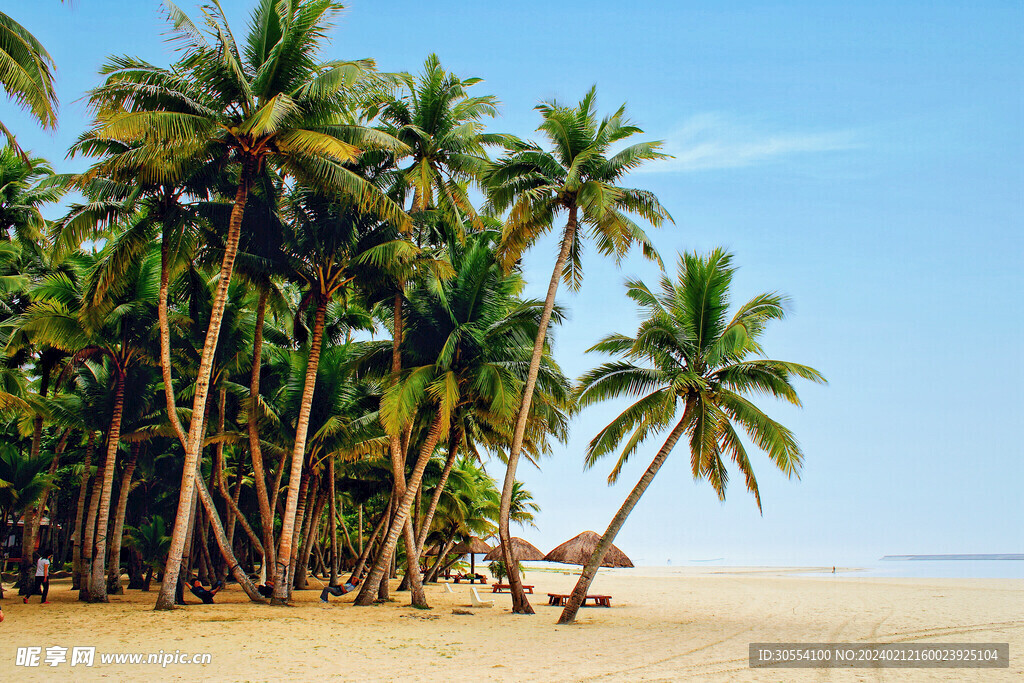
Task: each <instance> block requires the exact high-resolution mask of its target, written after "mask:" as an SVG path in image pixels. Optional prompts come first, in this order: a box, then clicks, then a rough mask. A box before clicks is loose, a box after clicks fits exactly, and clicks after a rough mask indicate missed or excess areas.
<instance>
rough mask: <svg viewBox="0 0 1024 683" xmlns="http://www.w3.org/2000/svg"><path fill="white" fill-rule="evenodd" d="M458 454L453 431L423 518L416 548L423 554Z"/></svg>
mask: <svg viewBox="0 0 1024 683" xmlns="http://www.w3.org/2000/svg"><path fill="white" fill-rule="evenodd" d="M458 454H459V435H458V434H457V433H456V431H455V430H452V432H451V434H449V435H448V457H447V458H446V459H445V461H444V469H443V470H442V471H441V479H440V480H438V482H437V488H435V489H434V495H433V496H431V497H430V506H429V507H427V516H426V517H424V518H423V526H422V527H420V533H419V536H418V537H417V538H416V547H417V548H418V549H419V552H421V553H422V552H423V544H424V543H425V542H426V540H427V534H429V533H430V525H431V524H432V523H433V522H434V513H435V512H437V504H438V503H439V502H440V500H441V494H443V493H444V485H445V484H447V483H448V475H450V474H451V473H452V467H453V466H454V465H455V458H456V457H457V456H458ZM428 581H429V579H428Z"/></svg>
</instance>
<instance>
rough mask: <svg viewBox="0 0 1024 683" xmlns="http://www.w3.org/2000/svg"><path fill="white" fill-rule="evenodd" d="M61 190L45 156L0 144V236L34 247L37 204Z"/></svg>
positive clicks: (38, 236)
mask: <svg viewBox="0 0 1024 683" xmlns="http://www.w3.org/2000/svg"><path fill="white" fill-rule="evenodd" d="M2 16H3V15H0V19H2ZM0 23H2V22H0ZM62 194H63V191H62V190H61V188H60V187H59V186H58V185H57V184H56V182H55V179H54V174H53V169H52V168H50V164H49V163H48V162H47V161H46V160H45V159H26V158H24V157H23V156H21V155H20V154H18V153H17V151H16V150H14V149H13V148H12V147H2V148H0V240H12V241H13V240H16V241H18V242H19V243H20V244H21V245H22V246H24V247H27V248H38V247H37V245H38V244H39V242H40V241H41V240H42V237H43V231H44V229H45V227H46V221H45V220H44V219H43V214H42V212H41V211H40V207H41V206H43V205H44V204H50V203H53V202H56V201H58V200H60V198H61V195H62Z"/></svg>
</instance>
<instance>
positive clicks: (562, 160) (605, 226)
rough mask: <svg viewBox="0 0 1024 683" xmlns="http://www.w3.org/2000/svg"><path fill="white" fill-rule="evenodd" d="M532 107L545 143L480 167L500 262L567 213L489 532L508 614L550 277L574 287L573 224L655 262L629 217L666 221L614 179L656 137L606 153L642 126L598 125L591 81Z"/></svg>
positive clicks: (613, 250)
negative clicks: (572, 95)
mask: <svg viewBox="0 0 1024 683" xmlns="http://www.w3.org/2000/svg"><path fill="white" fill-rule="evenodd" d="M537 109H538V110H539V111H540V112H541V115H542V116H543V117H544V121H543V122H542V123H541V125H540V127H539V128H538V130H540V131H542V132H543V133H544V134H545V136H546V137H547V138H548V140H549V141H550V143H551V145H552V147H553V149H552V150H551V151H546V150H544V149H542V148H541V147H539V146H538V145H536V144H535V143H518V144H514V145H513V146H512V148H511V151H510V153H509V154H508V155H507V156H506V157H504V158H502V159H501V160H499V161H498V162H497V164H496V165H495V167H494V168H493V169H492V171H491V172H490V177H489V185H490V187H489V190H488V193H489V202H490V205H491V208H492V209H493V210H495V211H498V212H504V211H505V210H510V211H509V215H508V219H507V220H506V223H505V229H504V237H503V241H502V247H501V251H502V255H503V258H504V261H505V265H506V267H509V268H510V267H511V266H512V265H514V264H515V263H516V262H518V261H519V259H520V258H521V256H522V254H523V252H524V251H525V250H526V249H527V248H528V247H529V246H530V245H532V244H533V243H534V242H535V241H536V240H537V238H538V237H539V236H540V235H542V234H543V233H546V232H547V231H548V230H551V229H552V228H553V227H554V221H555V217H556V216H557V215H558V214H560V213H562V212H565V213H566V214H567V219H566V223H565V228H564V229H563V230H562V240H561V247H560V249H559V252H558V257H557V258H556V259H555V268H554V271H553V272H552V274H551V281H550V283H549V284H548V291H547V296H546V298H545V300H544V313H543V314H542V316H541V319H540V328H539V330H538V331H537V337H536V340H535V341H534V346H533V358H532V360H531V362H530V370H529V374H528V375H527V379H526V388H525V390H524V391H523V396H522V401H521V403H520V406H519V414H518V416H517V418H516V426H515V432H514V434H513V439H512V447H511V449H510V450H509V454H508V467H507V469H506V472H505V482H504V486H503V487H502V494H501V515H500V520H499V524H498V533H499V536H500V538H501V544H502V548H503V553H504V555H505V564H506V566H508V567H510V569H511V571H510V576H509V583H510V584H511V585H512V611H513V612H515V613H517V614H533V608H532V607H531V606H530V603H529V601H528V600H527V598H526V593H525V592H524V591H523V588H522V582H521V581H520V579H519V572H518V571H516V569H515V565H514V563H513V562H512V559H513V558H512V556H511V552H512V550H511V545H510V543H511V535H510V533H509V525H508V522H509V519H508V516H509V506H510V504H511V497H512V486H513V484H514V482H515V476H516V467H517V466H518V464H519V456H520V452H521V451H522V447H523V439H524V437H525V435H526V430H527V424H528V422H529V419H530V406H531V404H532V402H533V393H534V387H535V386H536V383H537V372H538V369H539V368H540V362H541V356H542V354H543V351H544V344H545V343H546V338H547V329H548V323H549V322H550V319H551V311H552V310H553V309H554V305H555V294H556V293H557V292H558V284H559V282H560V281H561V280H563V279H564V280H565V281H566V282H567V283H568V284H569V286H570V287H572V288H573V289H577V288H579V286H580V284H581V281H582V271H581V263H580V253H581V247H580V240H579V237H580V236H581V235H579V232H580V230H581V228H586V229H587V230H588V234H589V236H590V237H591V238H592V239H593V240H594V241H595V242H596V244H597V248H598V251H599V252H600V253H601V254H602V255H605V256H612V257H614V258H615V259H616V261H618V260H619V259H620V258H621V257H622V256H624V255H625V254H626V252H627V251H628V250H629V249H630V248H631V247H632V246H633V245H634V244H637V245H639V246H640V248H641V250H642V252H643V254H644V256H646V257H648V258H651V259H655V260H658V261H659V263H660V259H658V255H657V252H656V251H655V250H654V247H653V245H652V244H651V243H650V241H649V240H648V238H647V235H646V234H645V233H644V231H643V230H642V229H641V228H640V226H639V225H637V223H636V222H635V221H634V220H633V219H632V218H631V217H630V216H629V214H631V213H632V214H635V215H637V216H639V217H641V218H643V219H644V220H646V221H647V222H649V223H650V224H651V225H654V226H655V227H657V226H659V225H661V224H662V223H663V222H664V221H665V220H666V219H668V220H671V217H670V216H669V215H668V212H667V211H665V209H663V208H662V206H661V204H660V203H659V202H658V199H657V197H655V196H654V195H653V194H652V193H650V192H648V191H645V190H636V189H630V188H625V187H620V186H619V185H618V183H619V182H620V181H621V180H622V178H623V176H625V175H626V174H627V173H629V172H630V171H631V170H633V169H635V168H637V167H638V166H640V165H642V164H643V163H644V162H645V161H650V160H652V159H660V158H663V157H664V156H665V155H664V154H662V153H661V152H659V151H658V150H659V148H660V146H661V143H658V142H641V143H637V144H634V145H630V146H629V147H626V148H625V149H623V150H621V151H619V152H617V153H615V154H614V155H611V156H609V153H610V152H609V150H610V148H611V147H612V146H614V145H616V144H618V143H620V142H622V141H623V140H625V139H627V138H629V137H631V136H632V135H634V134H635V133H640V132H642V131H641V130H640V129H639V128H637V127H636V126H634V125H632V124H631V123H630V122H629V121H628V120H627V119H626V113H625V105H623V106H622V107H620V108H619V109H618V110H617V111H616V112H615V113H614V114H612V115H611V116H609V117H606V118H604V119H603V120H601V121H600V122H599V121H598V120H597V111H596V92H595V89H594V88H591V89H590V92H588V93H587V94H586V96H584V98H583V99H582V100H581V101H580V103H579V104H578V105H577V106H575V107H566V106H563V105H560V104H558V103H557V102H546V103H543V104H540V105H538V106H537Z"/></svg>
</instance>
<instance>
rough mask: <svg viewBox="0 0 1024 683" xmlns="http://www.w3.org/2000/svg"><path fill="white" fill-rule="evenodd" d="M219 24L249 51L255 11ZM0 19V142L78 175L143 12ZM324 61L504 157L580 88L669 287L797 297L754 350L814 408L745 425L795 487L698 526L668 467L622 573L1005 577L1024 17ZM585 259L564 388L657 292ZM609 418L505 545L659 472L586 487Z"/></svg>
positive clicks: (387, 28) (591, 18) (426, 43)
mask: <svg viewBox="0 0 1024 683" xmlns="http://www.w3.org/2000/svg"><path fill="white" fill-rule="evenodd" d="M223 4H224V6H225V8H226V10H227V12H228V14H229V17H230V18H231V20H232V22H233V24H234V28H235V31H236V33H238V34H241V33H243V27H244V25H245V22H246V20H247V18H248V14H249V11H250V7H251V0H242V1H235V0H225V1H224V2H223ZM180 5H181V7H182V8H183V9H185V10H186V11H188V12H190V13H191V14H192V15H193V16H196V15H197V14H198V13H197V12H196V11H195V5H194V4H193V3H191V2H182V3H180ZM4 11H7V12H9V13H10V14H11V15H12V16H13V17H14V18H15V19H17V20H18V21H20V22H21V23H22V24H23V25H24V26H25V27H26V28H28V29H29V30H30V31H31V32H32V33H33V34H35V35H36V37H37V38H39V39H40V40H41V41H42V43H43V44H44V45H45V46H46V47H47V48H48V49H49V51H50V53H51V54H52V56H53V57H54V59H55V60H56V63H57V88H58V94H59V97H60V102H61V114H60V127H59V129H58V131H56V133H52V132H42V131H39V130H38V129H37V127H36V126H35V125H34V124H33V123H32V122H31V121H30V120H29V119H28V118H27V117H26V116H24V115H23V114H22V113H21V112H19V111H17V110H16V109H15V107H14V105H13V104H11V103H10V102H8V101H6V100H4V101H0V116H2V120H3V121H4V122H5V123H6V124H7V125H8V126H9V127H11V128H12V129H13V130H15V131H16V132H17V134H18V139H19V142H20V143H21V144H22V145H23V146H25V147H27V148H29V149H31V150H32V151H33V152H34V153H35V154H37V155H40V156H43V157H46V158H48V159H51V160H52V161H53V162H54V163H55V164H56V166H57V168H58V170H62V171H70V170H79V169H81V168H84V165H85V161H84V160H77V159H76V160H71V161H64V160H63V158H64V155H65V152H66V150H67V148H68V147H69V145H70V144H71V143H72V142H73V141H74V139H75V138H76V136H77V135H78V134H79V133H81V132H82V131H83V130H84V128H85V126H86V123H87V113H86V111H85V108H84V106H83V103H82V102H81V101H80V98H81V97H82V95H83V93H84V92H85V91H86V90H87V89H88V88H90V87H93V86H95V85H97V84H98V83H99V76H98V75H97V73H98V69H99V67H100V65H101V64H102V62H103V61H104V58H105V57H106V56H107V55H110V54H129V55H135V56H140V57H143V58H145V59H148V60H150V61H152V62H154V63H157V64H162V65H166V64H168V63H169V62H170V61H171V60H172V58H173V54H172V53H171V50H170V47H169V46H168V45H167V44H166V43H165V42H164V30H165V27H166V23H165V20H164V19H163V17H162V15H161V14H160V11H159V4H158V3H157V2H155V0H154V1H151V0H131V1H124V2H114V1H113V0H75V1H74V2H71V3H67V4H62V3H60V2H58V1H57V0H36V1H35V2H32V3H14V4H11V3H8V6H7V7H5V8H4ZM331 36H332V42H331V44H330V45H329V47H328V48H327V50H326V53H325V57H328V58H362V57H372V58H374V59H375V60H376V61H377V64H378V66H379V68H380V69H382V70H387V71H409V72H416V71H418V70H419V69H420V67H421V66H422V63H423V60H424V58H425V57H426V56H427V55H428V54H429V53H431V52H436V53H437V54H438V55H439V56H440V58H441V61H442V63H443V64H444V66H445V67H446V68H448V69H450V70H451V71H453V72H455V73H457V74H458V75H460V76H462V77H470V76H477V77H481V78H483V79H484V82H483V83H481V84H479V85H477V86H474V88H473V91H476V92H479V93H481V94H493V95H496V96H497V97H498V98H499V100H500V101H501V102H502V108H501V117H500V118H499V119H498V120H496V121H495V122H494V123H493V124H492V126H491V128H492V130H495V131H503V132H510V133H514V134H517V135H520V136H523V137H535V132H534V131H535V129H536V126H537V124H538V123H539V114H538V113H537V112H536V111H534V109H533V107H534V106H535V105H536V104H537V103H538V102H539V101H544V100H550V99H552V98H555V99H557V100H558V101H560V102H563V103H567V104H572V103H575V102H577V101H578V100H579V99H580V98H581V97H582V96H583V94H584V93H585V92H586V91H587V89H589V88H590V86H591V85H594V84H596V85H597V89H598V98H599V108H600V109H601V111H602V112H606V113H611V112H613V111H614V110H615V109H617V108H618V107H619V105H621V104H622V103H624V102H625V103H626V104H627V111H628V113H629V116H630V117H631V118H632V120H633V121H634V122H635V123H636V124H637V125H639V126H640V127H641V128H643V129H644V131H645V133H644V134H643V135H642V136H638V138H637V139H646V140H663V141H664V143H665V148H666V149H667V151H668V152H670V153H671V154H672V155H673V156H674V159H671V160H666V161H662V162H657V163H652V164H650V165H649V166H648V167H646V168H644V169H643V170H642V171H641V172H636V173H634V174H633V175H632V176H631V177H629V178H628V179H627V181H626V184H628V185H631V186H634V187H640V188H644V189H648V190H651V191H653V192H655V193H656V194H657V195H658V197H659V198H660V199H661V202H662V203H663V205H664V206H665V207H666V208H667V209H668V210H669V212H670V213H671V214H672V216H673V217H674V219H675V222H674V224H673V225H667V226H665V227H663V228H661V229H657V230H654V229H652V230H651V231H650V234H651V236H652V238H653V240H654V242H655V244H656V245H657V247H658V249H659V250H660V252H661V253H662V255H663V256H664V258H665V262H666V266H667V267H668V268H669V269H670V270H671V269H672V268H673V267H674V262H675V260H676V257H675V254H676V253H677V252H682V251H698V252H706V251H708V250H710V249H712V248H714V247H716V246H722V247H725V248H727V249H729V250H730V251H731V252H732V253H733V254H734V255H735V262H736V264H737V265H738V266H739V271H738V273H737V276H736V278H735V280H734V287H733V291H734V301H735V302H737V303H738V302H741V301H745V300H746V299H748V298H750V297H751V296H753V295H755V294H757V293H759V292H762V291H766V290H778V291H781V292H784V293H785V294H787V295H789V296H790V297H791V299H792V309H791V315H790V316H789V318H788V319H787V320H784V321H782V322H780V323H777V324H776V325H775V326H774V327H773V328H771V329H770V330H769V332H768V334H767V335H766V341H765V344H764V346H765V348H766V350H767V354H768V355H769V356H770V357H774V358H781V359H785V360H791V361H795V362H800V363H805V364H808V365H811V366H813V367H815V368H817V369H819V370H820V371H821V372H822V373H823V374H824V375H825V376H826V377H827V378H828V380H829V384H828V385H827V386H824V387H822V386H817V385H810V384H807V383H804V384H802V385H798V389H799V390H800V394H801V397H802V398H803V401H804V407H803V408H802V409H797V408H794V407H791V406H784V405H782V404H775V403H772V402H771V401H769V400H767V399H758V401H759V404H760V405H761V407H762V408H763V409H765V411H766V412H768V414H769V415H771V416H773V417H774V418H776V419H778V420H779V421H781V422H782V423H783V424H786V425H787V426H789V427H790V428H791V429H793V431H794V432H795V433H796V435H797V436H798V438H799V439H800V442H801V445H802V447H803V450H804V453H805V456H806V460H805V466H804V468H803V471H802V475H801V477H800V479H799V480H796V479H792V480H790V479H787V478H786V477H784V476H783V475H781V474H779V473H777V472H773V470H772V468H771V464H770V462H769V461H768V460H767V458H766V457H764V456H763V455H761V454H755V455H752V462H753V465H754V469H755V472H756V473H757V476H758V482H759V484H760V491H761V497H762V501H763V508H764V509H763V514H761V513H759V512H758V510H757V507H756V505H755V503H754V501H753V498H752V497H751V496H750V495H749V494H748V493H747V492H746V491H745V489H744V487H743V483H742V478H741V477H739V475H738V473H735V472H734V473H733V474H734V476H733V481H732V483H731V485H730V486H729V489H728V495H727V499H726V501H725V502H719V500H718V499H717V497H716V496H715V495H714V493H713V492H712V491H711V489H710V487H709V486H708V485H707V484H706V483H704V482H694V481H693V478H692V476H691V474H690V471H689V457H688V453H686V452H685V450H679V449H677V451H676V452H675V453H673V454H672V456H671V457H670V458H669V460H668V462H667V464H666V465H665V466H664V467H663V468H662V470H661V472H660V473H659V475H658V477H657V479H656V480H655V482H654V483H653V484H652V485H651V487H650V489H649V490H648V491H647V493H646V494H645V496H644V498H643V499H642V500H641V502H640V504H639V505H638V506H637V508H636V509H635V511H634V512H633V514H632V516H631V517H630V519H629V521H628V522H627V524H626V526H625V528H624V529H623V530H622V531H621V533H620V534H619V537H618V540H617V542H616V545H618V546H619V547H620V548H622V549H623V550H624V551H625V552H626V553H627V554H628V555H629V556H630V557H632V559H633V560H634V562H635V563H636V564H637V565H664V564H667V563H671V564H673V565H687V564H689V563H692V562H694V561H697V560H717V561H719V562H720V563H723V564H762V563H764V564H813V565H835V564H844V563H853V564H857V563H865V562H869V561H872V560H876V559H878V558H879V557H880V556H882V555H886V554H925V553H927V554H935V553H1021V552H1024V531H1022V529H1024V506H1022V503H1021V493H1020V481H1021V479H1022V477H1024V464H1022V457H1021V456H1022V449H1021V446H1020V438H1019V435H1018V431H1019V427H1020V425H1021V424H1022V420H1021V414H1022V412H1024V400H1022V399H1024V393H1022V389H1021V387H1022V386H1024V368H1022V364H1021V360H1020V339H1021V337H1022V333H1024V324H1022V316H1021V312H1022V311H1021V305H1020V299H1019V297H1020V295H1021V293H1022V292H1024V287H1022V285H1024V276H1022V270H1021V264H1022V257H1024V238H1022V230H1021V229H1022V227H1024V199H1022V197H1024V192H1022V189H1024V128H1022V126H1021V121H1022V115H1024V69H1022V67H1021V65H1022V64H1024V39H1022V36H1024V4H1021V3H1020V2H1017V1H999V0H992V1H990V2H986V3H964V2H942V1H938V2H935V1H932V2H902V1H897V2H891V1H887V2H870V1H865V2H858V3H849V2H824V1H821V0H818V1H814V2H784V3H783V2H722V1H719V2H686V3H675V2H654V1H651V2H643V3H629V4H624V3H621V2H609V1H606V0H589V1H588V2H575V1H573V2H569V1H565V2H550V1H548V2H534V1H531V0H527V1H522V2H515V3H467V2H451V1H444V0H436V1H434V2H429V3H420V2H399V1H395V0H390V1H389V0H378V1H376V2H370V1H369V0H352V2H351V3H350V4H349V5H348V8H347V10H346V11H345V13H344V15H343V16H342V17H341V19H340V21H339V22H338V24H337V28H336V29H335V31H334V32H333V33H332V34H331ZM555 248H556V246H555V243H554V241H553V239H545V240H542V241H540V242H539V243H538V244H537V245H536V246H535V247H534V249H533V250H532V251H531V252H530V253H529V254H528V256H527V257H526V259H525V262H524V265H525V272H526V276H527V278H528V280H529V281H530V290H529V292H528V293H529V294H532V295H534V296H538V297H541V296H543V293H544V290H545V288H546V283H547V281H548V278H549V277H550V272H551V267H552V266H553V263H554V257H555ZM585 254H586V255H585V259H584V272H585V281H584V284H583V287H582V289H581V290H580V291H579V292H578V293H571V292H568V291H566V290H564V289H563V291H562V292H560V294H559V298H558V300H559V303H560V304H562V305H563V306H566V307H567V308H568V310H569V312H570V320H569V321H568V322H567V323H566V324H564V325H563V326H562V327H561V328H559V329H558V330H556V331H555V354H556V358H557V360H558V361H559V362H560V363H561V365H562V367H563V369H564V371H565V372H566V373H567V374H568V375H569V376H570V377H577V376H579V375H580V374H581V373H583V372H584V371H586V370H587V369H589V368H591V367H593V366H595V365H596V364H598V363H600V362H602V361H603V360H604V358H602V357H600V356H596V355H592V354H591V355H588V354H585V351H586V349H587V348H589V347H590V346H591V345H592V344H593V343H594V342H596V341H597V340H598V339H599V338H601V337H602V336H604V335H606V334H609V333H611V332H623V333H627V334H630V333H633V332H634V331H635V329H636V324H637V315H636V312H635V310H634V308H633V307H632V306H631V305H630V303H629V302H628V300H627V299H626V298H625V296H624V293H623V292H624V288H623V286H622V283H623V281H624V279H625V278H626V277H639V278H642V279H644V280H646V281H647V282H655V281H656V279H657V277H658V270H657V267H656V266H654V265H652V264H650V263H648V262H645V261H643V260H642V259H641V258H640V257H639V255H637V254H633V255H631V256H630V257H629V258H627V259H626V260H625V261H624V262H623V263H622V264H621V267H620V268H616V267H615V265H614V264H613V263H610V262H605V261H603V260H602V259H600V258H599V257H598V256H597V255H596V254H595V253H594V252H593V250H592V249H591V250H589V251H586V252H585ZM622 407H623V405H622V404H611V403H609V404H607V405H603V406H597V407H594V408H591V409H588V410H587V411H586V412H584V413H583V414H581V415H580V416H579V417H577V418H576V419H575V420H574V422H573V425H572V438H571V440H570V442H569V443H568V444H567V445H566V446H564V447H563V446H557V447H556V449H555V453H554V454H553V456H552V457H551V458H549V459H547V460H545V461H543V462H542V466H541V469H540V470H537V469H534V468H532V467H530V466H529V465H528V464H525V463H524V465H523V466H522V467H521V468H520V478H521V479H523V480H524V481H525V483H526V486H527V488H528V489H529V490H531V491H532V492H533V494H534V496H535V498H536V500H537V502H538V504H539V505H540V506H541V508H542V512H541V514H540V515H539V517H538V521H537V527H536V528H528V529H525V530H523V531H522V532H521V535H522V536H524V537H525V538H527V539H528V540H530V541H532V542H533V543H535V544H536V545H537V546H539V547H540V548H541V549H543V550H545V551H547V550H549V549H551V548H552V547H554V546H555V545H557V544H558V543H560V542H562V541H563V540H566V539H568V538H569V537H571V536H574V535H575V534H577V533H579V532H580V531H583V530H584V529H594V530H596V531H598V532H601V531H603V530H604V528H605V526H606V525H607V524H608V522H609V521H610V519H611V517H612V515H613V514H614V512H615V510H616V509H617V508H618V506H619V505H620V504H621V503H622V501H623V499H624V498H625V496H626V494H627V493H628V490H629V487H631V486H632V485H633V484H634V483H635V482H636V480H637V479H638V478H639V476H640V474H641V473H642V472H643V470H644V469H645V468H646V466H647V464H648V463H649V461H650V459H651V458H652V457H653V455H654V453H655V452H656V451H657V448H658V446H659V445H660V442H659V441H657V440H651V441H650V442H648V443H647V444H646V445H645V447H644V448H641V449H640V450H639V451H638V452H637V454H636V455H635V456H634V457H633V459H632V460H631V461H630V463H629V464H628V465H627V467H626V468H625V469H624V471H623V473H622V476H621V477H620V479H619V483H618V484H616V485H615V486H611V487H609V486H608V485H607V483H606V477H607V474H608V471H609V470H610V469H611V467H612V465H613V462H612V461H611V460H609V461H607V462H600V463H598V464H597V465H596V466H595V467H594V468H593V469H591V470H589V471H584V468H583V453H584V449H585V446H586V443H587V441H589V439H590V438H592V437H593V435H594V434H595V433H597V431H598V430H599V429H600V428H601V427H603V426H604V425H605V424H607V422H608V421H609V420H610V419H611V418H612V417H613V416H614V415H615V414H617V410H621V408H622ZM490 471H491V472H492V474H493V475H495V476H496V477H498V478H499V479H500V477H501V476H502V475H503V468H502V467H500V464H499V463H494V464H493V465H492V466H491V467H490ZM513 533H518V532H515V531H514V532H513Z"/></svg>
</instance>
